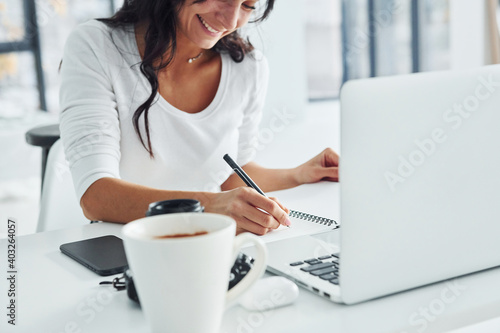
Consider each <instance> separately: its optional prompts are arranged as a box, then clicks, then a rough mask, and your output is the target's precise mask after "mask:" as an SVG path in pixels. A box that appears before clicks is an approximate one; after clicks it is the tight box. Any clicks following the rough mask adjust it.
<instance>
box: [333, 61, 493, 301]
mask: <svg viewBox="0 0 500 333" xmlns="http://www.w3.org/2000/svg"><path fill="white" fill-rule="evenodd" d="M341 126H342V127H341V128H342V133H341V161H340V185H341V223H342V227H341V259H340V260H341V263H340V267H341V274H340V286H341V290H342V299H343V300H344V302H346V303H355V302H359V301H363V300H367V299H371V298H375V297H378V296H382V295H387V294H390V293H394V292H398V291H402V290H406V289H409V288H412V287H416V286H421V285H424V284H428V283H432V282H435V281H439V280H444V279H448V278H451V277H454V276H458V275H462V274H466V273H470V272H474V271H478V270H482V269H485V268H489V267H492V266H496V265H500V238H499V237H500V236H499V235H500V66H487V67H483V68H480V69H475V70H467V71H463V72H432V73H420V74H411V75H403V76H396V77H387V78H375V79H364V80H356V81H350V82H348V83H347V84H345V85H344V87H343V89H342V92H341Z"/></svg>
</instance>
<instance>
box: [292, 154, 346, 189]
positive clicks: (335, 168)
mask: <svg viewBox="0 0 500 333" xmlns="http://www.w3.org/2000/svg"><path fill="white" fill-rule="evenodd" d="M294 171H295V177H296V179H297V181H298V183H299V184H308V183H316V182H319V181H321V180H327V181H331V182H338V181H339V155H338V154H337V153H336V152H335V151H333V149H331V148H326V149H325V150H323V151H322V152H321V153H320V154H318V155H317V156H315V157H313V158H312V159H310V160H309V161H307V162H306V163H304V164H301V165H299V166H298V167H297V168H295V170H294Z"/></svg>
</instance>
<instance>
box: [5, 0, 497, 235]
mask: <svg viewBox="0 0 500 333" xmlns="http://www.w3.org/2000/svg"><path fill="white" fill-rule="evenodd" d="M122 2H123V0H0V171H1V172H0V219H1V221H6V220H7V218H8V217H15V218H17V219H18V220H19V221H20V223H19V225H20V228H21V229H20V233H21V234H26V233H31V232H34V226H35V224H36V219H37V215H38V209H39V200H40V179H41V176H40V174H41V149H40V148H39V147H33V146H30V145H29V144H27V143H26V140H25V133H26V131H28V130H29V129H31V128H33V127H35V126H39V125H44V124H54V123H57V122H58V115H59V106H58V91H59V82H60V80H59V75H58V67H59V63H60V61H61V56H62V50H63V47H64V44H65V41H66V38H67V36H68V35H69V33H70V32H71V30H72V29H73V28H74V27H75V26H76V25H78V24H80V23H82V22H85V21H87V20H89V19H92V18H98V17H108V16H111V15H112V14H113V13H114V12H115V11H116V10H117V9H118V8H120V6H121V4H122ZM261 2H263V0H261ZM499 8H500V7H499V1H498V0H474V1H471V0H277V1H276V5H275V10H274V12H273V13H272V14H271V16H270V18H269V20H268V21H266V22H264V23H262V24H260V25H258V26H253V25H249V26H248V27H246V28H245V33H247V34H248V35H250V37H251V41H252V42H253V43H254V45H256V47H257V48H259V49H262V51H263V52H264V53H265V54H266V56H267V57H268V60H269V64H270V70H271V74H270V75H271V77H270V85H269V93H268V97H267V103H266V110H265V112H266V113H265V116H264V121H263V122H264V123H265V119H266V114H271V113H272V110H276V109H284V108H286V109H287V110H289V112H293V113H295V114H296V115H298V116H299V118H298V119H300V117H301V116H304V114H305V113H307V112H318V111H316V110H319V109H321V110H323V111H322V112H328V110H330V109H333V105H335V103H338V97H339V91H340V89H341V87H342V84H343V83H344V82H346V81H348V80H352V79H357V78H364V77H374V76H386V75H399V74H406V73H412V72H421V71H435V70H450V69H461V68H469V67H475V66H482V65H485V64H491V63H498V62H499V57H500V54H499V48H498V42H499V39H498V24H497V22H498V20H497V17H498V16H499V13H500V9H499ZM3 224H4V223H3V222H0V225H3ZM1 233H2V228H0V234H1Z"/></svg>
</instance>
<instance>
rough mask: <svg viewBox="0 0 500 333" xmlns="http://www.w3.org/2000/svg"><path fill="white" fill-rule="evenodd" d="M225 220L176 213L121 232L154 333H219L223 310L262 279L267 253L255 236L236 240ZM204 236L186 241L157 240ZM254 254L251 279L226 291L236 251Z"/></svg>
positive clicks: (231, 222) (232, 227)
mask: <svg viewBox="0 0 500 333" xmlns="http://www.w3.org/2000/svg"><path fill="white" fill-rule="evenodd" d="M235 230H236V222H235V221H234V220H233V219H232V218H230V217H228V216H225V215H219V214H210V213H203V214H200V213H179V214H167V215H156V216H151V217H146V218H142V219H139V220H136V221H133V222H130V223H128V224H126V225H125V226H124V227H123V231H122V234H123V240H124V246H125V252H126V255H127V260H128V263H129V266H130V269H131V271H132V273H133V276H134V283H135V286H136V289H137V294H138V296H139V299H140V302H141V306H142V309H143V312H144V315H145V317H146V320H147V321H148V323H149V325H150V328H151V331H152V332H155V333H156V332H175V333H182V332H189V333H198V332H200V333H212V332H213V333H215V332H218V330H219V328H220V324H221V320H222V316H223V313H224V310H225V308H226V307H227V306H228V305H230V304H232V303H233V302H234V301H235V300H236V298H238V297H239V296H240V295H241V294H242V293H243V292H245V291H246V290H247V289H248V288H250V287H251V286H252V285H253V284H254V283H255V282H256V281H257V280H258V279H259V278H260V277H261V276H262V274H263V273H264V271H265V268H266V264H267V251H266V247H265V245H264V243H263V242H262V240H261V239H259V238H258V237H257V236H255V235H252V234H249V233H244V234H240V235H238V236H235ZM198 232H206V234H202V235H198V236H190V237H176V238H158V237H161V236H165V235H169V236H172V235H182V234H195V233H198ZM247 243H253V244H254V245H255V247H256V249H257V255H256V256H255V262H254V264H253V267H252V269H251V270H250V271H249V273H248V274H247V275H246V276H245V277H244V278H243V279H242V280H241V281H240V282H239V283H238V284H237V285H236V286H235V287H233V288H232V289H231V290H230V291H228V290H227V289H228V285H229V275H230V271H231V267H232V265H233V263H234V261H235V259H236V256H237V254H238V252H239V250H240V248H241V247H242V246H243V245H244V244H247Z"/></svg>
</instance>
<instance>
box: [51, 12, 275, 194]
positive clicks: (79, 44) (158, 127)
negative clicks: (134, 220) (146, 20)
mask: <svg viewBox="0 0 500 333" xmlns="http://www.w3.org/2000/svg"><path fill="white" fill-rule="evenodd" d="M221 57H222V72H221V79H220V82H219V87H218V90H217V93H216V95H215V98H214V99H213V100H212V102H211V103H210V105H209V106H208V107H207V108H206V109H204V110H202V111H201V112H198V113H194V114H190V113H186V112H183V111H181V110H179V109H177V108H175V107H174V106H172V105H170V104H169V103H168V102H167V101H166V100H165V99H164V98H162V97H161V96H160V95H159V94H157V96H156V103H155V104H154V105H153V106H152V107H151V108H150V110H149V128H150V135H151V142H152V148H153V152H154V156H155V157H154V159H152V158H150V156H149V153H148V152H147V151H146V149H145V148H144V147H143V146H142V144H141V142H140V139H139V137H138V136H137V134H136V132H135V130H134V126H133V122H132V116H133V114H134V112H135V110H136V109H137V107H138V106H139V105H141V104H142V103H144V101H145V100H146V99H147V98H148V97H149V95H150V94H151V86H150V84H149V82H148V81H147V79H146V78H145V77H144V75H143V74H142V73H141V72H140V68H139V63H140V61H141V58H140V55H139V51H138V48H137V44H136V40H135V35H134V31H133V27H132V26H131V27H130V28H129V29H114V28H110V27H108V26H106V25H105V24H103V23H101V22H98V21H95V20H91V21H89V22H87V23H84V24H82V25H80V26H78V27H77V28H76V29H75V30H74V31H73V32H72V33H71V35H70V36H69V38H68V40H67V42H66V46H65V50H64V56H63V62H62V67H61V79H62V82H61V89H60V106H61V115H60V129H61V138H62V140H63V146H64V150H65V155H66V159H67V160H68V162H69V165H70V170H71V174H72V177H73V182H74V185H75V189H76V193H77V197H78V199H79V200H80V199H81V197H82V196H83V194H84V193H85V191H86V190H87V189H88V187H89V186H90V185H91V184H92V183H94V182H95V181H96V180H98V179H100V178H103V177H114V178H121V179H124V180H127V181H130V182H133V183H136V184H141V185H145V186H149V187H153V188H158V189H168V190H186V191H220V185H221V184H222V183H223V182H224V181H225V180H226V179H227V177H228V176H229V175H230V174H231V169H230V168H229V167H228V166H227V164H226V163H225V162H224V160H223V159H222V157H223V155H224V154H226V153H228V154H229V155H231V156H232V157H233V158H234V159H235V160H236V161H237V162H238V163H239V164H240V165H245V164H247V163H248V162H250V161H251V160H252V158H253V157H254V155H255V144H254V143H255V140H256V136H257V132H258V124H259V121H260V118H261V113H262V107H263V104H264V99H265V93H266V90H267V81H268V66H267V61H266V60H265V58H264V56H262V54H260V53H257V52H253V54H252V55H247V56H245V59H244V60H243V61H242V62H241V63H236V62H234V61H233V60H232V59H231V58H230V57H229V55H226V54H222V55H221ZM141 133H142V135H143V137H144V138H145V133H146V132H145V129H144V121H143V117H141Z"/></svg>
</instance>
